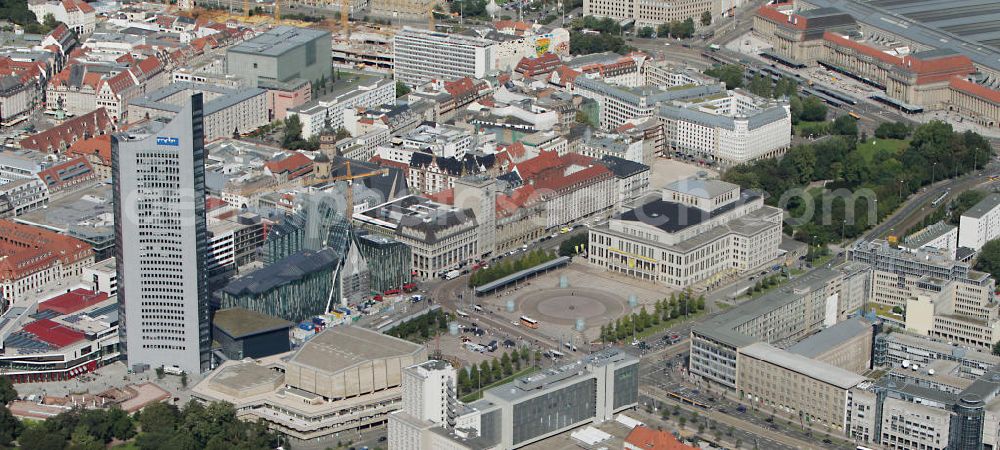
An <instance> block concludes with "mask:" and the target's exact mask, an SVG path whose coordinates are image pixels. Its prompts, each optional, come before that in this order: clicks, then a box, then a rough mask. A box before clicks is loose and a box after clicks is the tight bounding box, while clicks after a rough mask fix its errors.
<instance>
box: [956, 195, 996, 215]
mask: <svg viewBox="0 0 1000 450" xmlns="http://www.w3.org/2000/svg"><path fill="white" fill-rule="evenodd" d="M997 206H1000V194H990V195H987V196H986V198H984V199H982V200H980V201H979V203H976V204H975V205H973V206H972V207H971V208H969V209H968V210H967V211H965V214H962V215H963V216H965V217H971V218H974V219H980V218H982V217H983V216H985V215H986V214H987V213H989V212H990V211H992V210H993V209H994V208H996V207H997Z"/></svg>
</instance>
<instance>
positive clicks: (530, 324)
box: [521, 316, 538, 328]
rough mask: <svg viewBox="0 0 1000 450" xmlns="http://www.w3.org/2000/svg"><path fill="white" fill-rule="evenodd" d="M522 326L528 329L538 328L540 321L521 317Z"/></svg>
mask: <svg viewBox="0 0 1000 450" xmlns="http://www.w3.org/2000/svg"><path fill="white" fill-rule="evenodd" d="M521 324H522V325H524V326H526V327H528V328H538V321H537V320H535V319H532V318H531V317H528V316H521Z"/></svg>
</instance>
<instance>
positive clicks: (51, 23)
mask: <svg viewBox="0 0 1000 450" xmlns="http://www.w3.org/2000/svg"><path fill="white" fill-rule="evenodd" d="M42 25H44V26H45V29H47V30H50V31H51V30H53V29H55V27H57V26H59V21H58V20H56V16H53V15H52V13H46V14H45V17H44V18H42Z"/></svg>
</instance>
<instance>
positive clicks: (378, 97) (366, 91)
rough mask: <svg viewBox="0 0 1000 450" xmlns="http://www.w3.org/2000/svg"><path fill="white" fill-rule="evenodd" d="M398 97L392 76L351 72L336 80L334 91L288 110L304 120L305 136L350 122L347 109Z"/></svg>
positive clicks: (391, 100)
mask: <svg viewBox="0 0 1000 450" xmlns="http://www.w3.org/2000/svg"><path fill="white" fill-rule="evenodd" d="M395 99H396V85H395V83H393V81H392V80H391V79H388V78H379V77H372V76H368V75H357V76H352V75H348V78H346V79H341V80H339V81H337V82H336V83H335V84H334V85H333V88H332V91H331V92H329V93H327V94H325V95H323V96H322V97H320V98H318V99H316V100H313V101H310V102H308V103H305V104H303V105H300V106H296V107H294V108H289V109H288V111H287V114H288V116H289V117H291V116H298V118H299V122H301V123H302V138H303V139H308V138H310V137H312V136H315V135H319V134H320V133H322V132H323V131H324V130H327V129H329V130H333V131H334V132H335V131H337V130H340V129H342V128H345V129H346V128H347V127H348V126H350V124H348V123H346V122H345V121H344V115H345V113H344V111H345V110H348V109H351V108H373V107H377V106H381V105H388V104H392V103H393V102H394V101H395Z"/></svg>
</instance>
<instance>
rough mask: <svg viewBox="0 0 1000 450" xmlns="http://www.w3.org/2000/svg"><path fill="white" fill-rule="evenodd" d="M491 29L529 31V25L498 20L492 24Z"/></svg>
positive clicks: (514, 21)
mask: <svg viewBox="0 0 1000 450" xmlns="http://www.w3.org/2000/svg"><path fill="white" fill-rule="evenodd" d="M493 28H495V29H497V30H507V29H513V30H516V31H528V30H530V29H531V25H528V24H526V23H524V22H519V21H516V20H498V21H496V22H493Z"/></svg>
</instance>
